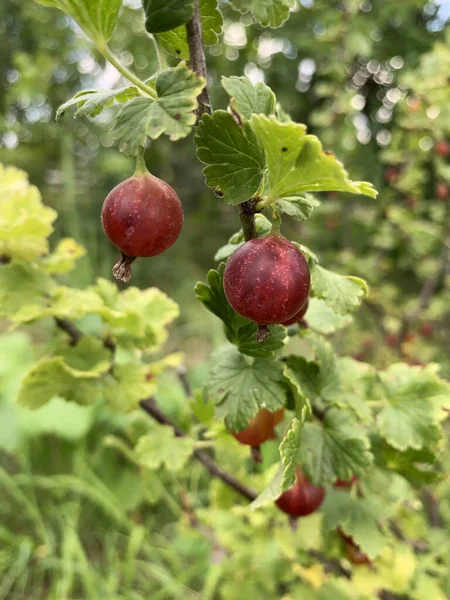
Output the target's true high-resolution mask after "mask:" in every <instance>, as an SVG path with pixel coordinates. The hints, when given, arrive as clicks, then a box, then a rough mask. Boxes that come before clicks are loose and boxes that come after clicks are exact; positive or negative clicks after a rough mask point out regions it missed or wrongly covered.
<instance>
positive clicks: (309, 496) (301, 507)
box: [275, 469, 325, 518]
mask: <svg viewBox="0 0 450 600" xmlns="http://www.w3.org/2000/svg"><path fill="white" fill-rule="evenodd" d="M324 497H325V490H324V489H323V488H322V487H317V486H315V485H313V484H312V483H311V482H310V481H309V480H308V479H307V478H306V476H305V475H304V473H303V471H302V470H301V469H297V480H296V482H295V484H294V486H293V487H291V489H290V490H287V491H286V492H284V493H283V494H281V496H280V497H279V498H278V500H276V502H275V503H276V505H277V506H278V508H279V509H281V510H282V511H283V512H285V513H287V514H288V515H290V516H291V517H295V518H297V517H305V516H306V515H310V514H311V513H313V512H314V511H315V510H317V509H318V508H319V506H320V505H321V504H322V502H323V499H324Z"/></svg>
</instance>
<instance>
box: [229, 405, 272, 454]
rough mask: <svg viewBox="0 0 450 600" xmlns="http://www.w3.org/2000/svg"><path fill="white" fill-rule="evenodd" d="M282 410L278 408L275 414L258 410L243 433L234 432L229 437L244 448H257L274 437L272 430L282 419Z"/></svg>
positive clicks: (265, 410)
mask: <svg viewBox="0 0 450 600" xmlns="http://www.w3.org/2000/svg"><path fill="white" fill-rule="evenodd" d="M283 416H284V409H283V408H280V409H279V410H276V411H275V412H273V413H272V412H270V411H269V410H267V409H266V408H260V409H259V412H258V414H257V415H256V417H254V418H253V419H251V421H250V424H249V426H248V427H247V429H244V431H239V432H237V433H236V432H234V431H231V435H232V436H233V437H234V438H236V439H237V441H238V442H241V444H245V445H246V446H253V447H256V446H259V445H260V444H262V443H263V442H266V441H267V440H269V439H270V438H272V437H273V435H274V432H273V430H274V428H275V427H276V425H278V423H280V421H281V420H282V419H283Z"/></svg>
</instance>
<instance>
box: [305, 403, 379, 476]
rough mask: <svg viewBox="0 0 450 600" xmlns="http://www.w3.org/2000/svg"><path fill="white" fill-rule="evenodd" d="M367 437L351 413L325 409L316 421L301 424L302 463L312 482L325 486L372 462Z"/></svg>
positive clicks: (357, 473)
mask: <svg viewBox="0 0 450 600" xmlns="http://www.w3.org/2000/svg"><path fill="white" fill-rule="evenodd" d="M369 447H370V444H369V439H368V437H367V435H366V433H365V432H364V430H363V429H362V428H361V427H360V426H359V425H358V423H357V422H356V419H355V417H354V416H353V414H352V413H351V412H350V411H348V410H344V409H339V408H334V407H332V408H329V409H328V410H327V411H326V412H325V415H324V417H323V421H322V422H321V423H320V424H319V423H305V426H304V428H303V433H302V445H301V448H300V455H301V462H302V466H303V468H304V470H305V472H306V474H307V476H308V477H309V479H310V480H311V481H312V482H313V483H314V484H315V485H329V484H331V483H333V482H334V481H336V479H342V480H343V481H348V480H349V479H350V478H351V477H352V475H357V476H358V475H361V474H362V473H364V471H365V470H366V469H367V467H369V466H370V465H371V464H372V461H373V455H372V454H371V452H370V450H369Z"/></svg>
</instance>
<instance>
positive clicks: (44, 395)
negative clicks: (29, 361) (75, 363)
mask: <svg viewBox="0 0 450 600" xmlns="http://www.w3.org/2000/svg"><path fill="white" fill-rule="evenodd" d="M99 378H100V375H99V373H98V372H97V371H95V370H93V371H81V370H79V369H73V368H71V367H69V365H67V363H66V362H65V361H64V359H63V358H62V357H61V356H54V357H52V358H43V359H41V360H40V361H39V362H37V363H35V364H34V366H33V367H32V368H31V369H30V370H29V371H28V373H27V374H26V375H25V377H24V378H23V379H22V383H21V386H20V390H19V395H18V399H17V402H18V403H19V404H21V405H23V406H27V407H28V408H33V409H34V408H39V407H41V406H43V405H44V404H46V403H47V402H49V401H50V400H51V399H52V398H53V397H55V396H58V397H60V398H64V399H65V400H67V401H69V402H76V403H77V404H91V403H94V402H96V401H97V400H99V399H100V398H101V392H100V385H99Z"/></svg>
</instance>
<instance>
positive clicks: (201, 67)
mask: <svg viewBox="0 0 450 600" xmlns="http://www.w3.org/2000/svg"><path fill="white" fill-rule="evenodd" d="M186 32H187V39H188V45H189V55H190V57H191V69H192V70H193V71H195V72H196V73H197V75H199V76H200V77H203V78H204V80H205V87H204V88H203V90H202V91H201V93H200V95H199V96H198V98H197V100H198V108H197V111H196V112H197V119H201V117H202V115H203V114H204V113H208V114H211V112H212V110H211V104H210V101H209V93H208V81H207V72H206V59H205V51H204V49H203V41H202V22H201V19H200V1H199V0H194V14H193V16H192V19H191V20H190V21H189V22H188V23H187V24H186Z"/></svg>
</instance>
